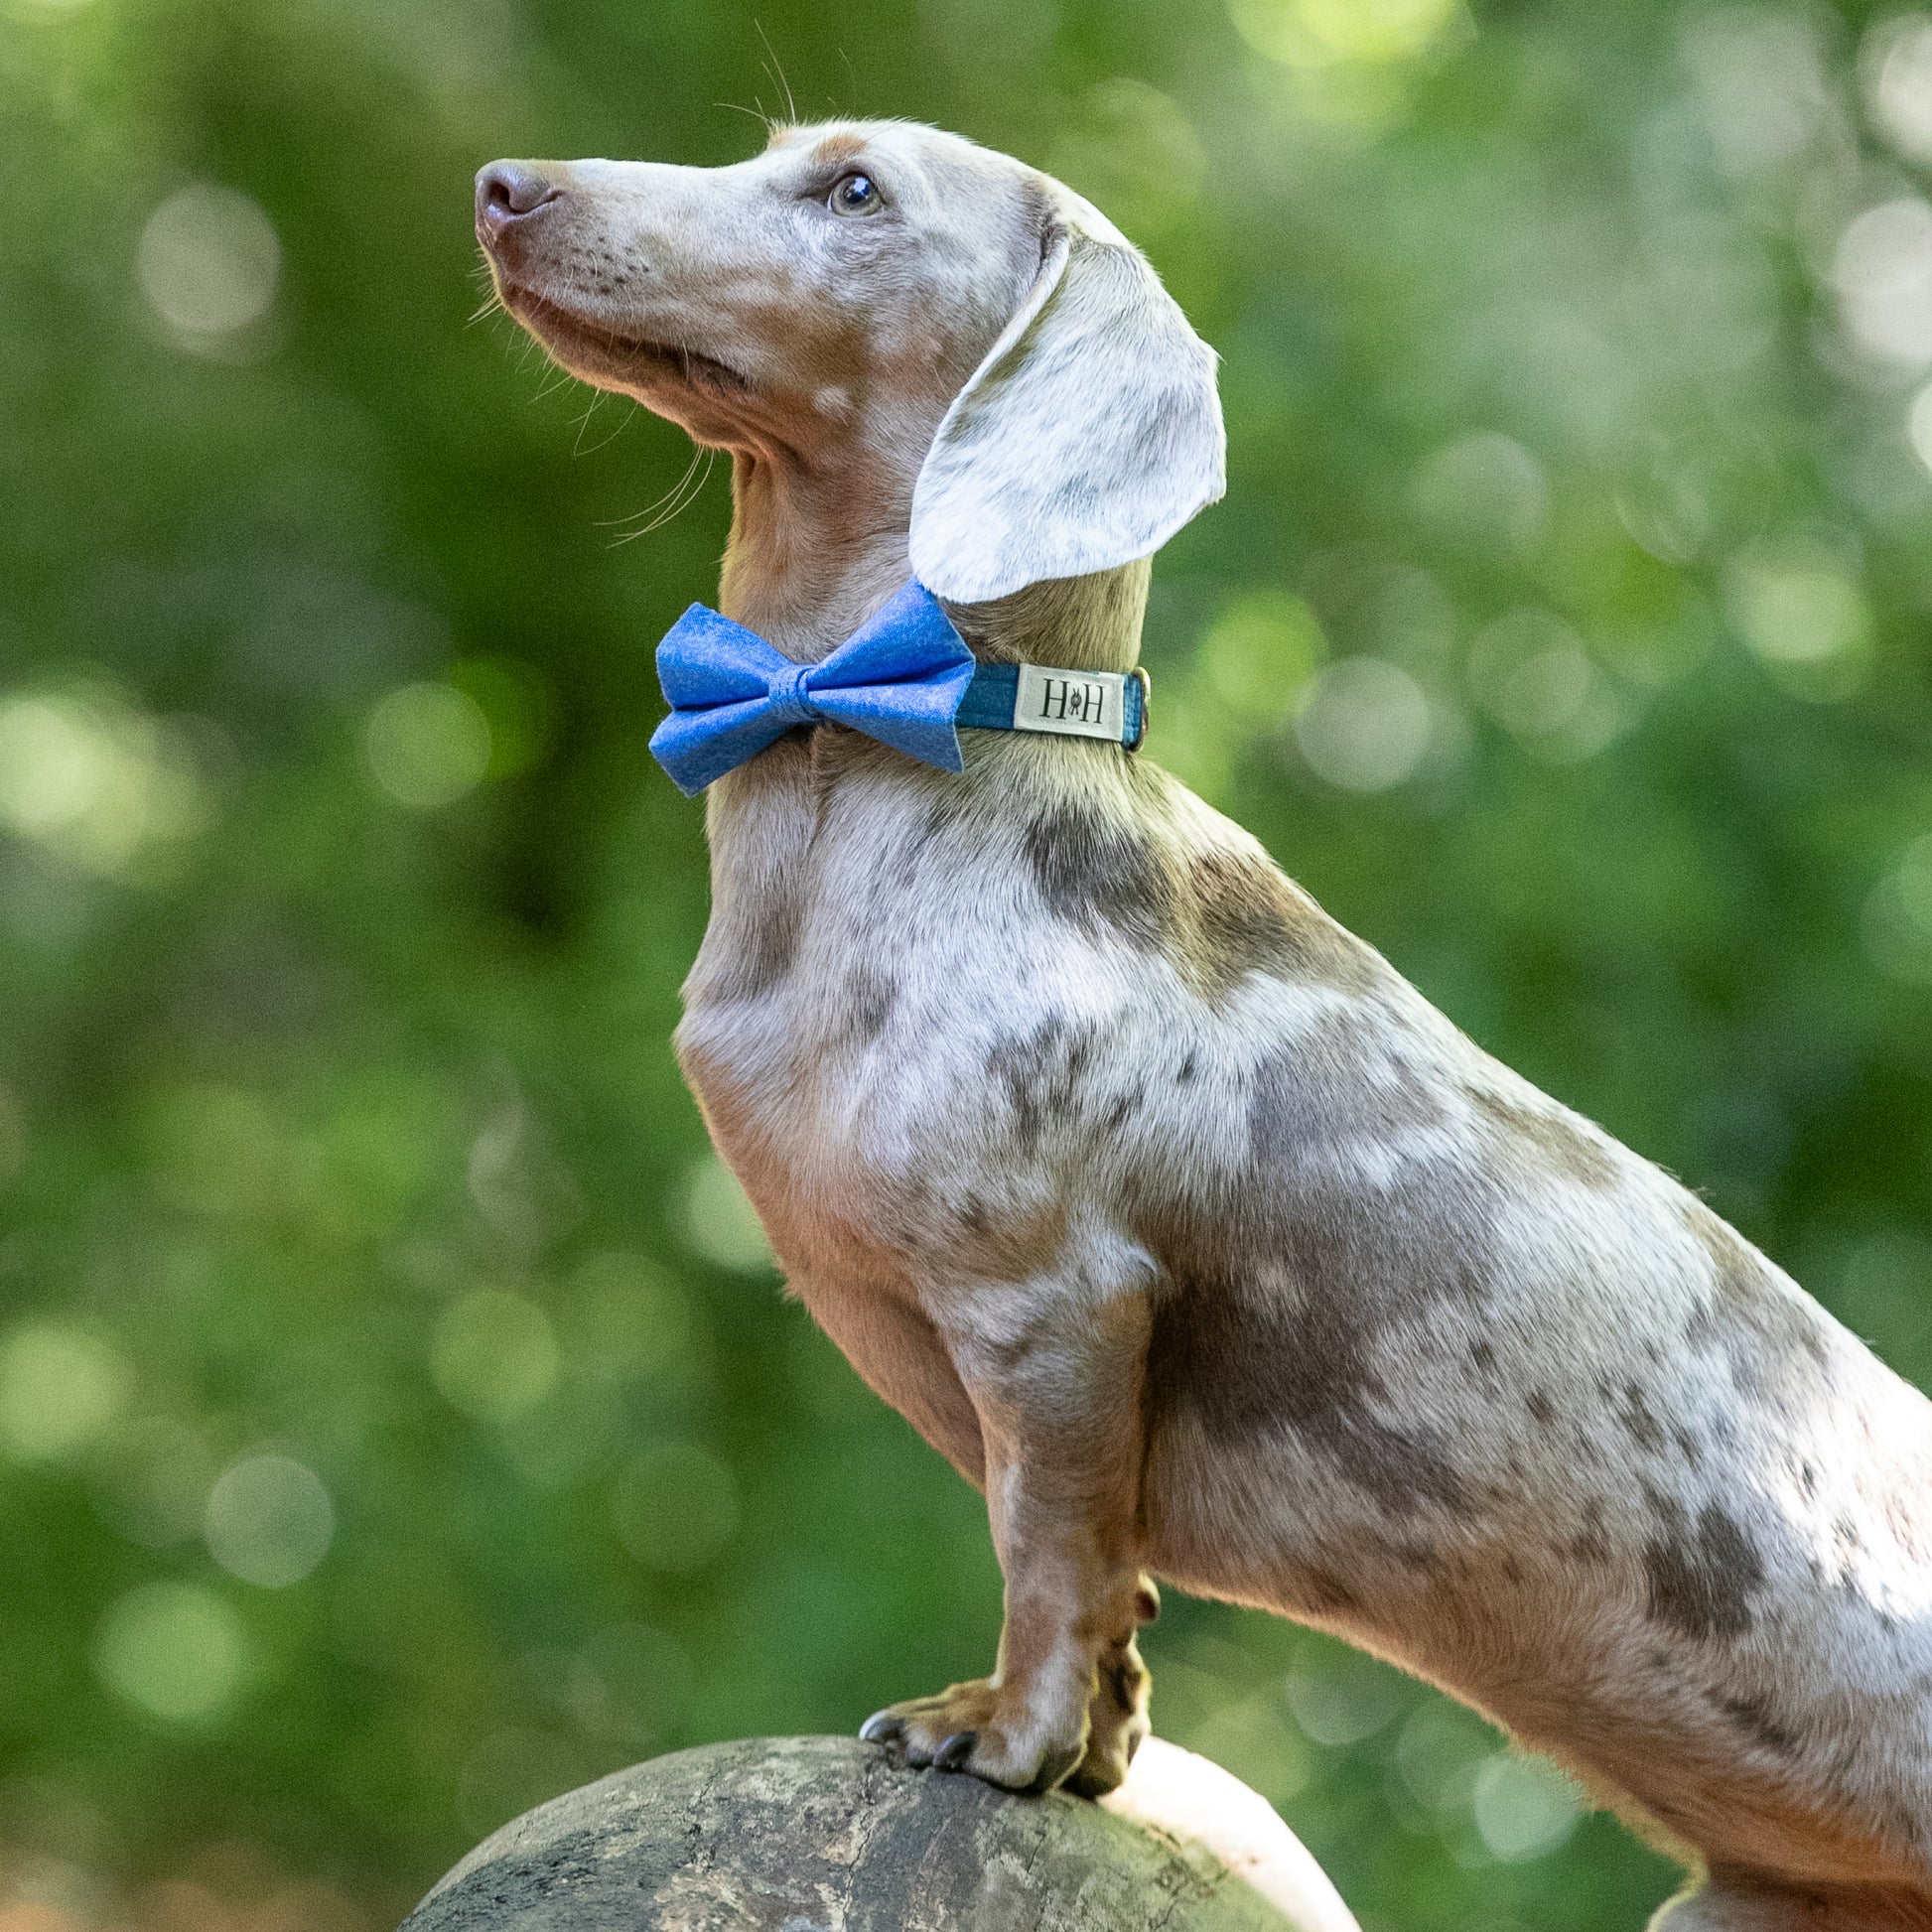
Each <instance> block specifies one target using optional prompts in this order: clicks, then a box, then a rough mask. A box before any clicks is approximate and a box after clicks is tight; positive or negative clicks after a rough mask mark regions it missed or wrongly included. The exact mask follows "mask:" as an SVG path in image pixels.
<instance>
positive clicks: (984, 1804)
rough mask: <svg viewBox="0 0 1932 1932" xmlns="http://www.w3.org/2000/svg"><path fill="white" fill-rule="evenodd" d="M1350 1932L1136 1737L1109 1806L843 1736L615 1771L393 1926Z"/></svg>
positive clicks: (1253, 1802) (534, 1819) (1260, 1840)
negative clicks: (1002, 1786)
mask: <svg viewBox="0 0 1932 1932" xmlns="http://www.w3.org/2000/svg"><path fill="white" fill-rule="evenodd" d="M646 1928H650V1929H651V1932H656V1928H663V1932H968V1928H970V1932H1023V1929H1024V1932H1076V1929H1077V1932H1156V1928H1159V1929H1160V1932H1289V1929H1290V1928H1292V1929H1293V1932H1358V1929H1357V1928H1356V1926H1355V1921H1354V1920H1353V1918H1351V1917H1350V1915H1349V1913H1348V1911H1347V1908H1346V1907H1345V1906H1344V1905H1343V1904H1342V1902H1341V1900H1340V1898H1339V1897H1337V1896H1336V1894H1335V1891H1334V1888H1333V1887H1332V1886H1331V1885H1330V1884H1329V1883H1328V1881H1327V1879H1326V1878H1325V1877H1323V1876H1322V1874H1321V1872H1320V1870H1319V1869H1318V1868H1317V1867H1316V1865H1315V1864H1314V1862H1313V1860H1312V1859H1311V1858H1310V1857H1309V1855H1308V1853H1307V1852H1306V1851H1305V1850H1304V1849H1303V1848H1302V1846H1301V1844H1300V1843H1299V1841H1297V1840H1296V1838H1295V1837H1294V1835H1293V1834H1292V1833H1291V1832H1290V1831H1289V1830H1288V1828H1287V1827H1286V1826H1285V1825H1283V1824H1282V1822H1281V1820H1280V1819H1279V1818H1277V1817H1276V1816H1275V1814H1274V1812H1273V1811H1272V1810H1270V1809H1269V1807H1268V1806H1267V1804H1266V1803H1265V1802H1264V1801H1263V1800H1262V1799H1260V1798H1259V1797H1257V1796H1256V1795H1255V1794H1254V1793H1253V1792H1251V1791H1249V1790H1248V1788H1247V1787H1246V1786H1245V1785H1242V1784H1240V1783H1238V1782H1237V1781H1236V1780H1235V1779H1233V1778H1231V1777H1229V1775H1228V1774H1227V1773H1226V1772H1225V1771H1222V1770H1219V1769H1218V1768H1217V1767H1215V1766H1214V1765H1211V1764H1209V1763H1207V1762H1206V1761H1205V1760H1204V1759H1202V1758H1197V1757H1194V1756H1192V1755H1191V1753H1189V1752H1186V1751H1181V1750H1177V1749H1175V1748H1174V1747H1173V1745H1170V1744H1162V1743H1160V1742H1158V1741H1154V1740H1150V1742H1149V1743H1148V1744H1147V1745H1145V1746H1143V1748H1142V1751H1141V1754H1140V1756H1139V1757H1138V1758H1137V1759H1136V1760H1135V1770H1134V1775H1133V1776H1132V1777H1130V1778H1129V1780H1128V1782H1127V1784H1126V1785H1125V1786H1123V1787H1122V1789H1121V1790H1120V1791H1119V1792H1116V1793H1115V1794H1114V1795H1113V1797H1111V1798H1110V1799H1108V1800H1107V1801H1106V1802H1105V1804H1104V1805H1092V1804H1087V1803H1084V1802H1082V1801H1081V1800H1079V1799H1077V1798H1069V1797H1066V1796H1063V1795H1061V1794H1058V1793H1055V1794H1054V1795H1052V1796H1050V1797H1046V1798H1016V1797H1012V1796H1010V1795H1008V1794H1007V1793H1005V1792H1000V1791H995V1790H993V1789H991V1788H990V1787H989V1786H987V1785H984V1784H981V1783H980V1782H979V1781H978V1780H977V1779H975V1778H969V1777H962V1776H947V1775H944V1774H940V1773H933V1772H922V1771H907V1770H903V1769H901V1768H899V1767H897V1766H896V1765H895V1764H893V1763H892V1762H891V1760H890V1759H889V1758H888V1757H887V1755H886V1753H885V1751H884V1750H883V1749H881V1748H879V1747H878V1746H875V1745H870V1744H862V1743H859V1742H858V1741H857V1740H856V1739H847V1738H842V1737H793V1738H754V1739H749V1740H746V1741H744V1742H741V1743H732V1744H712V1745H708V1746H706V1747H705V1748H703V1749H701V1750H690V1751H678V1752H675V1753H673V1754H672V1755H671V1756H668V1757H659V1758H654V1759H652V1760H650V1761H649V1762H648V1763H644V1764H638V1765H634V1766H632V1767H631V1769H629V1770H627V1771H619V1772H615V1773H614V1774H613V1775H612V1776H610V1777H608V1778H604V1779H601V1780H600V1781H599V1782H598V1783H596V1784H591V1785H586V1786H585V1787H584V1789H583V1790H581V1791H573V1792H570V1793H568V1794H567V1795H565V1796H564V1797H561V1798H556V1799H553V1800H552V1801H551V1802H550V1803H549V1804H547V1805H540V1806H539V1807H538V1808H537V1809H536V1810H535V1811H532V1812H528V1813H526V1814H525V1815H524V1816H523V1817H522V1818H519V1819H517V1820H515V1821H514V1822H513V1823H511V1824H509V1825H506V1826H504V1827H503V1829H502V1830H501V1831H500V1832H497V1833H496V1834H495V1835H494V1836H493V1837H491V1838H489V1839H486V1840H485V1841H484V1842H483V1844H482V1845H480V1846H479V1847H478V1848H477V1849H476V1851H475V1852H473V1853H472V1854H471V1855H470V1856H469V1857H468V1858H467V1859H465V1860H464V1861H463V1863H461V1864H459V1865H458V1866H457V1867H456V1869H455V1870H454V1871H452V1872H451V1873H450V1875H449V1876H448V1877H447V1878H445V1879H444V1880H443V1881H442V1883H441V1884H439V1885H438V1886H437V1887H436V1889H435V1890H434V1891H432V1892H431V1893H430V1895H429V1896H428V1897H427V1898H425V1899H424V1900H423V1902H422V1903H421V1904H420V1905H419V1906H418V1907H417V1908H416V1910H415V1911H414V1912H412V1913H411V1914H410V1916H409V1917H408V1919H406V1920H405V1921H404V1925H403V1932H645V1929H646Z"/></svg>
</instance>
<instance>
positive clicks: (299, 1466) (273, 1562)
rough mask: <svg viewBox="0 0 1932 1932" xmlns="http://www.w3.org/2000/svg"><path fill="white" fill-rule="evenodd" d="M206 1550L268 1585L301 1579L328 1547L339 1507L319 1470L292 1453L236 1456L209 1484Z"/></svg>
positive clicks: (249, 1579)
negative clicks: (237, 1459) (331, 1496)
mask: <svg viewBox="0 0 1932 1932" xmlns="http://www.w3.org/2000/svg"><path fill="white" fill-rule="evenodd" d="M206 1525H207V1547H208V1554H209V1555H210V1556H211V1557H213V1559H214V1560H215V1562H216V1563H218V1564H219V1565H220V1566H221V1568H222V1569H223V1570H225V1571H227V1572H228V1573H229V1574H230V1575H231V1576H235V1577H239V1578H240V1579H241V1580H242V1582H244V1583H249V1584H256V1585H259V1586H260V1587H262V1588H263V1589H285V1588H287V1587H289V1586H290V1585H291V1584H299V1583H300V1582H301V1581H302V1579H303V1578H304V1577H306V1576H308V1575H309V1573H310V1572H311V1571H312V1570H314V1569H315V1567H316V1566H317V1564H319V1563H320V1562H321V1561H322V1560H323V1558H324V1557H325V1556H326V1555H328V1553H329V1545H330V1542H331V1541H332V1540H333V1538H334V1537H335V1534H336V1510H335V1505H334V1503H333V1502H332V1501H331V1500H330V1496H329V1491H328V1489H327V1487H325V1485H324V1483H323V1481H322V1478H321V1477H320V1476H318V1475H317V1474H316V1473H315V1471H314V1470H313V1469H311V1468H309V1467H307V1466H306V1465H305V1464H303V1463H301V1462H297V1461H296V1460H294V1458H293V1457H291V1456H287V1455H249V1456H244V1457H242V1458H241V1460H239V1461H237V1462H232V1463H230V1464H229V1465H228V1467H227V1468H226V1469H224V1470H223V1471H222V1472H221V1474H220V1476H219V1477H217V1478H216V1480H215V1484H214V1487H213V1488H212V1489H210V1490H209V1491H208V1498H207V1518H206Z"/></svg>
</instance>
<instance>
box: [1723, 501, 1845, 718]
mask: <svg viewBox="0 0 1932 1932" xmlns="http://www.w3.org/2000/svg"><path fill="white" fill-rule="evenodd" d="M1725 611H1726V613H1727V614H1728V616H1729V618H1730V621H1731V623H1732V624H1733V625H1734V626H1735V628H1736V630H1737V631H1738V633H1739V635H1741V636H1742V637H1743V639H1744V641H1745V642H1746V643H1747V644H1749V645H1750V647H1751V649H1752V650H1754V651H1755V652H1756V653H1757V655H1758V657H1759V658H1760V659H1761V660H1762V661H1763V663H1764V666H1765V668H1766V669H1767V670H1768V671H1769V672H1770V673H1771V675H1772V677H1773V678H1775V679H1776V680H1777V682H1778V683H1779V684H1781V685H1782V686H1783V687H1784V688H1785V689H1786V690H1787V691H1789V692H1790V693H1791V694H1792V695H1793V696H1794V697H1799V698H1807V699H1810V700H1812V701H1814V702H1817V703H1835V702H1838V701H1840V700H1843V699H1846V698H1850V697H1855V696H1856V695H1857V694H1858V692H1859V691H1861V690H1862V689H1863V686H1864V683H1865V679H1866V676H1867V674H1868V671H1869V668H1870V657H1871V619H1870V613H1869V612H1868V611H1867V609H1866V607H1865V601H1864V596H1863V592H1862V591H1861V589H1860V588H1859V585H1858V583H1857V581H1856V579H1855V578H1854V576H1853V573H1852V570H1851V568H1850V566H1849V565H1848V563H1847V561H1846V560H1845V558H1844V557H1843V556H1842V555H1841V554H1840V552H1839V551H1838V550H1836V549H1835V548H1833V547H1832V546H1831V545H1829V544H1826V543H1823V542H1821V541H1819V540H1817V539H1816V538H1813V537H1809V536H1794V537H1789V538H1785V539H1782V540H1767V541H1763V542H1758V543H1754V544H1749V545H1746V546H1745V547H1744V548H1743V549H1742V550H1740V551H1738V552H1737V554H1736V555H1735V556H1733V557H1732V558H1731V560H1730V562H1729V564H1728V565H1727V566H1726V568H1725Z"/></svg>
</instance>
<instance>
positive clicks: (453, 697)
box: [362, 682, 490, 811]
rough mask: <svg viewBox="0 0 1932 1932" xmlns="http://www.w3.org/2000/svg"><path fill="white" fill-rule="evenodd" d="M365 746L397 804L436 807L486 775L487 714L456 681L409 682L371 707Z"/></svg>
mask: <svg viewBox="0 0 1932 1932" xmlns="http://www.w3.org/2000/svg"><path fill="white" fill-rule="evenodd" d="M362 752H363V755H364V757H365V758H366V759H368V764H369V769H370V771H372V772H373V773H374V774H375V781H376V783H377V784H379V785H380V786H381V787H382V789H383V790H384V791H386V792H387V793H388V794H389V796H390V797H391V798H393V799H395V800H396V802H397V803H398V804H401V805H407V806H409V807H410V809H411V810H413V811H434V810H435V809H436V808H437V807H438V806H441V805H448V804H452V803H454V802H455V801H456V800H457V799H459V798H461V797H463V796H464V794H465V793H466V792H470V791H474V790H475V789H476V788H477V786H478V785H479V784H481V783H482V782H483V778H484V777H485V776H486V775H487V773H488V771H489V757H490V739H489V720H488V719H487V718H486V717H485V716H484V715H483V707H482V706H481V705H480V704H479V703H478V702H477V701H476V699H475V698H473V697H472V696H471V695H470V694H469V693H468V692H467V691H459V690H458V689H457V688H456V687H455V686H454V685H450V684H439V683H435V682H424V683H421V684H405V685H402V686H400V687H399V688H398V689H396V690H394V691H391V692H390V693H389V694H388V696H387V697H385V698H383V699H382V700H381V701H380V702H379V703H378V704H377V705H376V706H375V708H374V710H372V711H371V712H370V713H369V716H368V720H367V722H366V723H365V724H364V726H363V728H362Z"/></svg>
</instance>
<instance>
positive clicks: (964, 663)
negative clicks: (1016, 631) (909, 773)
mask: <svg viewBox="0 0 1932 1932" xmlns="http://www.w3.org/2000/svg"><path fill="white" fill-rule="evenodd" d="M973 669H974V662H973V653H972V652H971V651H970V650H968V649H967V648H966V644H965V641H964V639H963V638H961V636H960V634H959V632H958V631H956V630H955V629H954V628H953V627H952V624H951V622H950V621H949V620H948V619H947V617H946V614H945V612H943V611H942V610H940V608H939V604H938V600H937V599H935V598H934V597H933V595H932V593H931V592H930V591H928V590H927V589H926V588H925V586H924V585H923V584H916V583H913V584H907V585H906V586H905V588H904V589H903V590H901V591H899V592H898V593H897V595H895V596H894V597H893V598H892V599H891V601H890V602H889V603H887V604H886V605H885V606H883V607H882V608H881V609H880V610H879V611H878V612H877V613H876V614H875V615H874V616H873V617H872V618H871V619H870V620H869V621H867V622H866V623H864V624H862V625H861V626H860V627H859V628H858V629H857V630H855V631H854V632H853V633H852V635H851V636H850V637H848V638H847V639H846V640H845V642H844V643H842V644H841V645H840V646H839V647H838V649H837V650H835V651H833V652H832V654H831V655H830V656H829V657H825V658H822V659H821V660H820V661H819V662H818V663H816V664H795V663H793V662H792V660H791V659H790V658H788V657H785V656H783V655H781V654H780V653H779V652H777V651H775V650H773V649H772V648H771V646H770V645H769V644H767V643H766V642H765V641H764V639H763V638H762V637H760V636H759V634H758V632H757V631H755V630H747V629H746V628H745V626H744V625H743V624H742V623H734V622H733V621H731V619H730V618H725V617H720V616H719V614H718V613H717V612H716V611H712V610H707V609H706V608H705V606H704V605H702V604H694V605H692V607H691V608H690V610H688V611H687V612H685V614H684V615H683V617H681V618H679V619H678V621H677V622H676V623H674V624H673V625H672V626H671V628H670V630H669V631H668V632H667V633H666V635H665V638H664V641H663V642H662V643H661V644H659V645H658V646H657V676H658V681H659V682H660V683H661V684H662V685H663V687H664V696H665V698H666V700H667V701H668V702H669V703H670V705H671V715H670V716H669V717H668V718H666V719H665V720H664V722H663V723H662V724H661V725H659V726H658V728H657V729H656V731H655V732H653V733H652V734H651V741H650V749H651V755H652V756H653V757H654V758H655V759H657V761H658V763H659V764H661V765H662V766H663V767H664V769H665V770H666V771H668V772H669V773H670V774H671V778H672V781H673V782H674V783H675V784H676V785H677V788H678V789H679V790H680V791H681V792H683V793H684V795H685V796H686V797H687V798H689V797H693V796H695V795H696V794H697V793H698V792H700V791H702V790H703V789H704V788H705V786H706V785H708V784H710V783H711V781H712V780H713V779H714V778H722V777H723V776H724V774H725V773H726V772H727V771H729V770H731V769H732V768H733V767H734V766H735V765H740V764H743V763H744V762H745V760H746V759H750V758H755V757H757V755H758V754H759V752H761V751H763V750H764V748H765V747H766V746H767V745H769V744H771V743H772V742H773V741H774V740H775V739H779V738H782V737H783V736H784V734H785V733H786V732H788V731H790V730H791V729H792V727H793V726H794V725H810V724H819V723H827V724H834V725H850V726H851V727H852V729H853V730H854V731H862V732H864V733H865V734H866V735H867V736H868V737H869V738H877V739H879V740H880V741H882V742H883V743H884V744H887V745H891V746H893V747H895V748H896V749H897V750H898V751H901V752H905V753H907V754H909V755H910V756H911V757H913V758H915V759H924V760H925V762H926V763H927V764H936V765H939V766H941V767H942V768H943V769H945V770H947V771H958V770H961V769H963V768H964V764H965V760H964V759H962V758H961V757H960V752H959V733H958V732H957V731H956V730H954V728H953V720H954V718H955V716H956V715H957V713H958V711H959V705H960V700H961V699H962V698H964V697H965V695H966V687H967V686H968V685H969V684H971V683H972V681H973Z"/></svg>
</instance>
